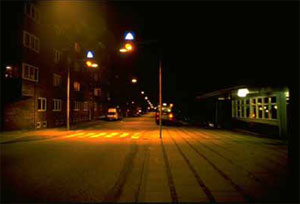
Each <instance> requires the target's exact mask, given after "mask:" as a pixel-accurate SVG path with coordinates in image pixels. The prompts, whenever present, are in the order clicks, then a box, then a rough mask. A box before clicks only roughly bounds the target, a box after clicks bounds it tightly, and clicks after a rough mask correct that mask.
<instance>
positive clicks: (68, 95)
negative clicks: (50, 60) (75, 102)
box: [67, 57, 71, 130]
mask: <svg viewBox="0 0 300 204" xmlns="http://www.w3.org/2000/svg"><path fill="white" fill-rule="evenodd" d="M70 64H71V59H70V57H68V79H67V130H70Z"/></svg>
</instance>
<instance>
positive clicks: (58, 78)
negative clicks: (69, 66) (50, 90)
mask: <svg viewBox="0 0 300 204" xmlns="http://www.w3.org/2000/svg"><path fill="white" fill-rule="evenodd" d="M60 85H61V76H60V75H59V74H53V86H55V87H58V86H60Z"/></svg>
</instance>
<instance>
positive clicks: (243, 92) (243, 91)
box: [237, 89, 249, 97]
mask: <svg viewBox="0 0 300 204" xmlns="http://www.w3.org/2000/svg"><path fill="white" fill-rule="evenodd" d="M248 93H249V90H248V89H239V90H238V92H237V95H238V96H239V97H246V96H247V94H248Z"/></svg>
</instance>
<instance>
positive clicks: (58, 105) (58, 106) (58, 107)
mask: <svg viewBox="0 0 300 204" xmlns="http://www.w3.org/2000/svg"><path fill="white" fill-rule="evenodd" d="M53 111H61V99H53Z"/></svg>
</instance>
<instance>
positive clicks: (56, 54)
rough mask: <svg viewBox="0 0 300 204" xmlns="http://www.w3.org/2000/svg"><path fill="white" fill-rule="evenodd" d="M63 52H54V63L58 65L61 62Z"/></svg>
mask: <svg viewBox="0 0 300 204" xmlns="http://www.w3.org/2000/svg"><path fill="white" fill-rule="evenodd" d="M61 55H62V54H61V51H59V50H54V62H55V63H58V62H60V60H61Z"/></svg>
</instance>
